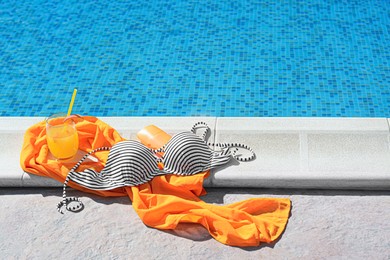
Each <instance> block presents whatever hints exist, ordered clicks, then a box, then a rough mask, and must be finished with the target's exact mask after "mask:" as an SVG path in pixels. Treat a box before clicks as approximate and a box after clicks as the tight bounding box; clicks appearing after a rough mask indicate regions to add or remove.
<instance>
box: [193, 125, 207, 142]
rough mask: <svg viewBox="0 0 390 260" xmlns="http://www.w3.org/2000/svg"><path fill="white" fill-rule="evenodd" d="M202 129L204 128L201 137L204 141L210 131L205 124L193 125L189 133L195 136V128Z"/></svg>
mask: <svg viewBox="0 0 390 260" xmlns="http://www.w3.org/2000/svg"><path fill="white" fill-rule="evenodd" d="M199 127H203V128H205V130H204V132H203V134H202V135H201V137H202V139H203V140H206V136H207V134H208V132H209V131H210V127H209V126H208V125H207V124H206V123H205V122H197V123H195V124H194V126H193V127H192V128H191V132H192V133H194V134H196V128H199Z"/></svg>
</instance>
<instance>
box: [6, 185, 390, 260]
mask: <svg viewBox="0 0 390 260" xmlns="http://www.w3.org/2000/svg"><path fill="white" fill-rule="evenodd" d="M208 192H209V193H208V194H207V195H206V196H204V197H203V199H204V200H205V201H207V202H208V203H216V204H226V203H232V202H236V201H240V200H244V199H248V198H253V197H288V198H290V199H291V200H292V205H293V208H292V213H291V217H290V219H289V223H288V225H287V229H286V231H285V232H284V234H283V235H282V237H281V238H280V240H279V241H277V242H276V243H275V244H271V245H267V244H263V245H261V246H260V247H256V248H237V247H229V246H226V245H223V244H220V243H219V242H217V241H215V240H213V239H212V238H211V237H210V236H209V234H208V233H207V232H206V231H205V230H204V229H203V228H202V227H200V226H197V225H191V224H187V225H182V226H180V228H179V229H178V230H176V231H170V232H164V231H160V230H156V229H152V228H148V227H146V226H145V225H144V224H143V223H142V222H141V220H140V219H139V217H138V216H137V214H136V213H135V211H134V210H133V208H132V206H131V202H130V200H129V199H128V198H127V197H122V198H103V197H98V196H95V195H92V194H87V193H81V192H78V191H74V190H71V189H70V190H69V192H68V195H69V196H80V197H81V199H82V201H83V203H84V204H85V209H84V210H83V211H81V212H80V213H77V214H74V213H70V212H67V213H66V214H64V215H61V214H59V213H58V212H57V210H56V204H57V203H58V202H59V201H60V199H61V194H62V191H61V189H60V188H52V189H38V188H35V189H15V188H14V189H5V188H3V189H1V190H0V205H1V206H2V209H1V210H0V231H1V233H0V234H1V235H0V252H1V254H2V258H3V259H12V258H15V259H92V258H93V259H389V258H390V221H389V219H390V191H382V192H380V191H337V190H334V191H329V190H323V191H321V190H317V191H314V190H267V189H233V188H232V189H216V188H214V189H208Z"/></svg>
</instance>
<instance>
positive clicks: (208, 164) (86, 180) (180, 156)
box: [57, 122, 255, 213]
mask: <svg viewBox="0 0 390 260" xmlns="http://www.w3.org/2000/svg"><path fill="white" fill-rule="evenodd" d="M197 128H204V132H203V134H202V135H201V136H198V135H197V134H196V130H197ZM209 130H210V129H209V127H208V126H207V124H205V123H203V122H199V123H196V124H195V125H194V126H193V127H192V129H191V132H182V133H178V134H176V135H174V136H173V137H172V138H171V140H170V141H169V142H168V143H167V144H166V145H165V146H163V147H162V148H160V149H158V150H152V149H149V148H147V147H146V146H144V145H143V144H141V143H140V142H137V141H133V140H128V141H122V142H119V143H117V144H115V145H114V146H113V147H112V148H109V147H101V148H98V149H96V150H93V151H91V152H89V153H88V154H86V155H85V156H84V157H83V158H82V159H81V160H80V161H79V162H78V163H77V164H76V165H75V166H74V167H73V168H72V169H71V170H70V172H69V174H68V176H67V178H66V180H65V182H64V188H63V199H62V201H61V202H60V203H59V204H58V205H57V209H58V211H59V212H61V213H63V212H62V208H63V206H66V209H67V210H70V211H77V210H80V209H81V208H82V207H83V205H82V203H81V201H80V200H79V199H78V198H74V197H71V198H67V197H66V187H67V184H68V182H69V181H72V182H75V183H77V184H78V185H81V186H83V187H85V188H88V189H91V190H112V189H115V188H119V187H124V186H137V185H140V184H143V183H146V182H148V181H150V180H152V179H153V178H154V177H155V176H157V175H164V174H177V175H193V174H197V173H200V172H204V171H207V170H210V169H213V168H216V167H218V166H222V165H224V164H226V163H227V162H228V161H229V160H230V159H231V158H235V159H236V160H238V161H249V160H252V159H253V158H254V157H255V154H254V152H253V150H252V149H251V148H250V147H248V146H246V145H243V144H239V143H235V144H228V143H223V144H207V143H206V141H205V138H206V136H207V134H208V132H209ZM210 146H212V147H214V148H218V149H219V151H215V150H212V149H211V148H210ZM232 148H234V149H232ZM238 148H243V149H246V150H248V151H249V152H250V153H251V155H250V156H248V157H241V156H238V155H236V152H237V150H238ZM101 150H110V153H109V155H108V158H107V163H106V165H105V167H104V169H103V170H102V171H101V172H100V173H99V172H97V171H95V170H93V169H86V170H84V171H82V172H78V171H76V170H77V168H78V167H79V166H80V165H81V164H82V162H83V161H84V160H85V159H86V158H87V157H88V155H90V154H92V153H94V152H97V151H101ZM157 152H164V156H163V157H162V158H159V157H158V156H157ZM158 162H162V163H163V165H164V168H163V169H162V170H160V169H159V168H158ZM72 202H76V203H77V204H76V206H75V207H70V206H69V204H70V203H72Z"/></svg>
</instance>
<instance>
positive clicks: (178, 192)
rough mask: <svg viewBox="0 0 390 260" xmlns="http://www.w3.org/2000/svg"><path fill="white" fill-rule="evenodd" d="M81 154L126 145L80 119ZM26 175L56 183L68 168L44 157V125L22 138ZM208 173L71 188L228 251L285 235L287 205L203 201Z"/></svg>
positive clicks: (94, 122) (98, 124)
mask: <svg viewBox="0 0 390 260" xmlns="http://www.w3.org/2000/svg"><path fill="white" fill-rule="evenodd" d="M76 128H77V130H78V134H79V139H80V150H83V151H85V152H88V151H90V150H92V149H95V148H98V147H101V146H112V145H113V144H115V143H117V142H119V141H121V140H124V139H123V138H122V137H121V136H120V135H119V134H118V133H117V132H116V131H115V129H113V128H112V127H110V126H109V125H107V124H106V123H104V122H102V121H101V120H99V119H97V118H95V117H84V120H83V121H81V122H78V123H77V124H76ZM107 155H108V154H107V152H98V153H96V154H95V155H94V156H95V157H97V158H98V159H99V161H100V163H96V162H93V163H91V162H89V163H83V164H82V167H83V168H81V169H85V168H94V169H95V170H97V171H100V170H101V169H102V168H103V167H104V163H101V162H105V161H106V159H107ZM20 162H21V166H22V168H23V170H24V171H26V172H29V173H33V174H37V175H41V176H47V177H51V178H54V179H56V180H58V181H60V182H63V181H64V180H65V178H66V175H67V174H68V171H69V169H70V168H72V167H73V166H74V163H72V164H66V163H61V162H57V161H55V160H53V159H50V158H49V156H48V148H47V143H46V131H45V123H44V122H40V123H38V124H36V125H34V126H32V127H30V128H29V129H28V130H27V131H26V133H25V138H24V144H23V148H22V152H21V158H20ZM208 174H209V173H208V172H205V173H200V174H196V175H193V176H176V175H166V176H158V177H155V178H154V179H153V180H152V181H150V182H148V183H146V184H142V185H139V186H135V187H124V188H120V189H115V190H112V191H93V190H88V189H86V188H83V187H80V186H78V185H76V184H74V183H72V182H70V183H69V186H71V187H73V188H75V189H78V190H82V191H86V192H92V193H96V194H98V195H101V196H126V195H128V196H129V197H130V199H131V200H132V206H133V208H134V210H135V211H136V212H137V214H138V215H139V217H140V218H141V219H142V221H143V222H144V223H145V224H146V225H147V226H150V227H153V228H157V229H175V228H176V226H177V225H178V224H179V223H197V224H200V225H202V226H204V227H205V228H206V229H207V230H208V231H209V233H210V235H211V236H212V237H213V238H215V239H216V240H217V241H219V242H221V243H224V244H227V245H231V246H241V247H245V246H258V245H259V244H260V243H262V242H266V243H270V242H273V241H275V240H276V239H277V238H278V237H279V236H280V235H281V234H282V232H283V231H284V229H285V227H286V224H287V221H288V218H289V213H290V208H291V202H290V200H289V199H283V198H281V199H279V198H253V199H248V200H244V201H241V202H237V203H233V204H229V205H215V204H209V203H206V202H204V201H202V200H201V199H200V198H199V196H201V195H204V194H206V191H205V190H204V188H203V181H204V178H207V176H208Z"/></svg>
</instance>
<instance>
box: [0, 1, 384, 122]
mask: <svg viewBox="0 0 390 260" xmlns="http://www.w3.org/2000/svg"><path fill="white" fill-rule="evenodd" d="M389 12H390V2H389V1H357V0H356V1H280V0H275V1H253V0H250V1H221V3H219V2H218V1H202V0H201V1H179V0H174V1H172V0H164V1H161V0H159V1H150V0H148V1H145V0H140V1H107V0H104V1H92V0H91V1H52V0H51V1H48V0H42V1H37V0H33V1H32V0H29V1H24V0H22V1H9V0H5V1H1V2H0V42H1V44H2V47H1V48H0V64H1V67H0V87H1V96H0V116H47V115H49V114H52V113H53V112H58V111H66V109H67V105H68V103H69V100H70V97H71V94H72V90H73V88H74V87H77V88H78V95H77V99H76V103H75V105H74V110H73V112H74V113H79V114H83V115H85V114H90V115H96V116H220V117H227V116H249V117H268V116H271V117H274V116H281V117H287V116H299V117H306V116H314V117H328V116H329V117H390V112H389V111H390V64H389V63H390V17H389Z"/></svg>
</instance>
